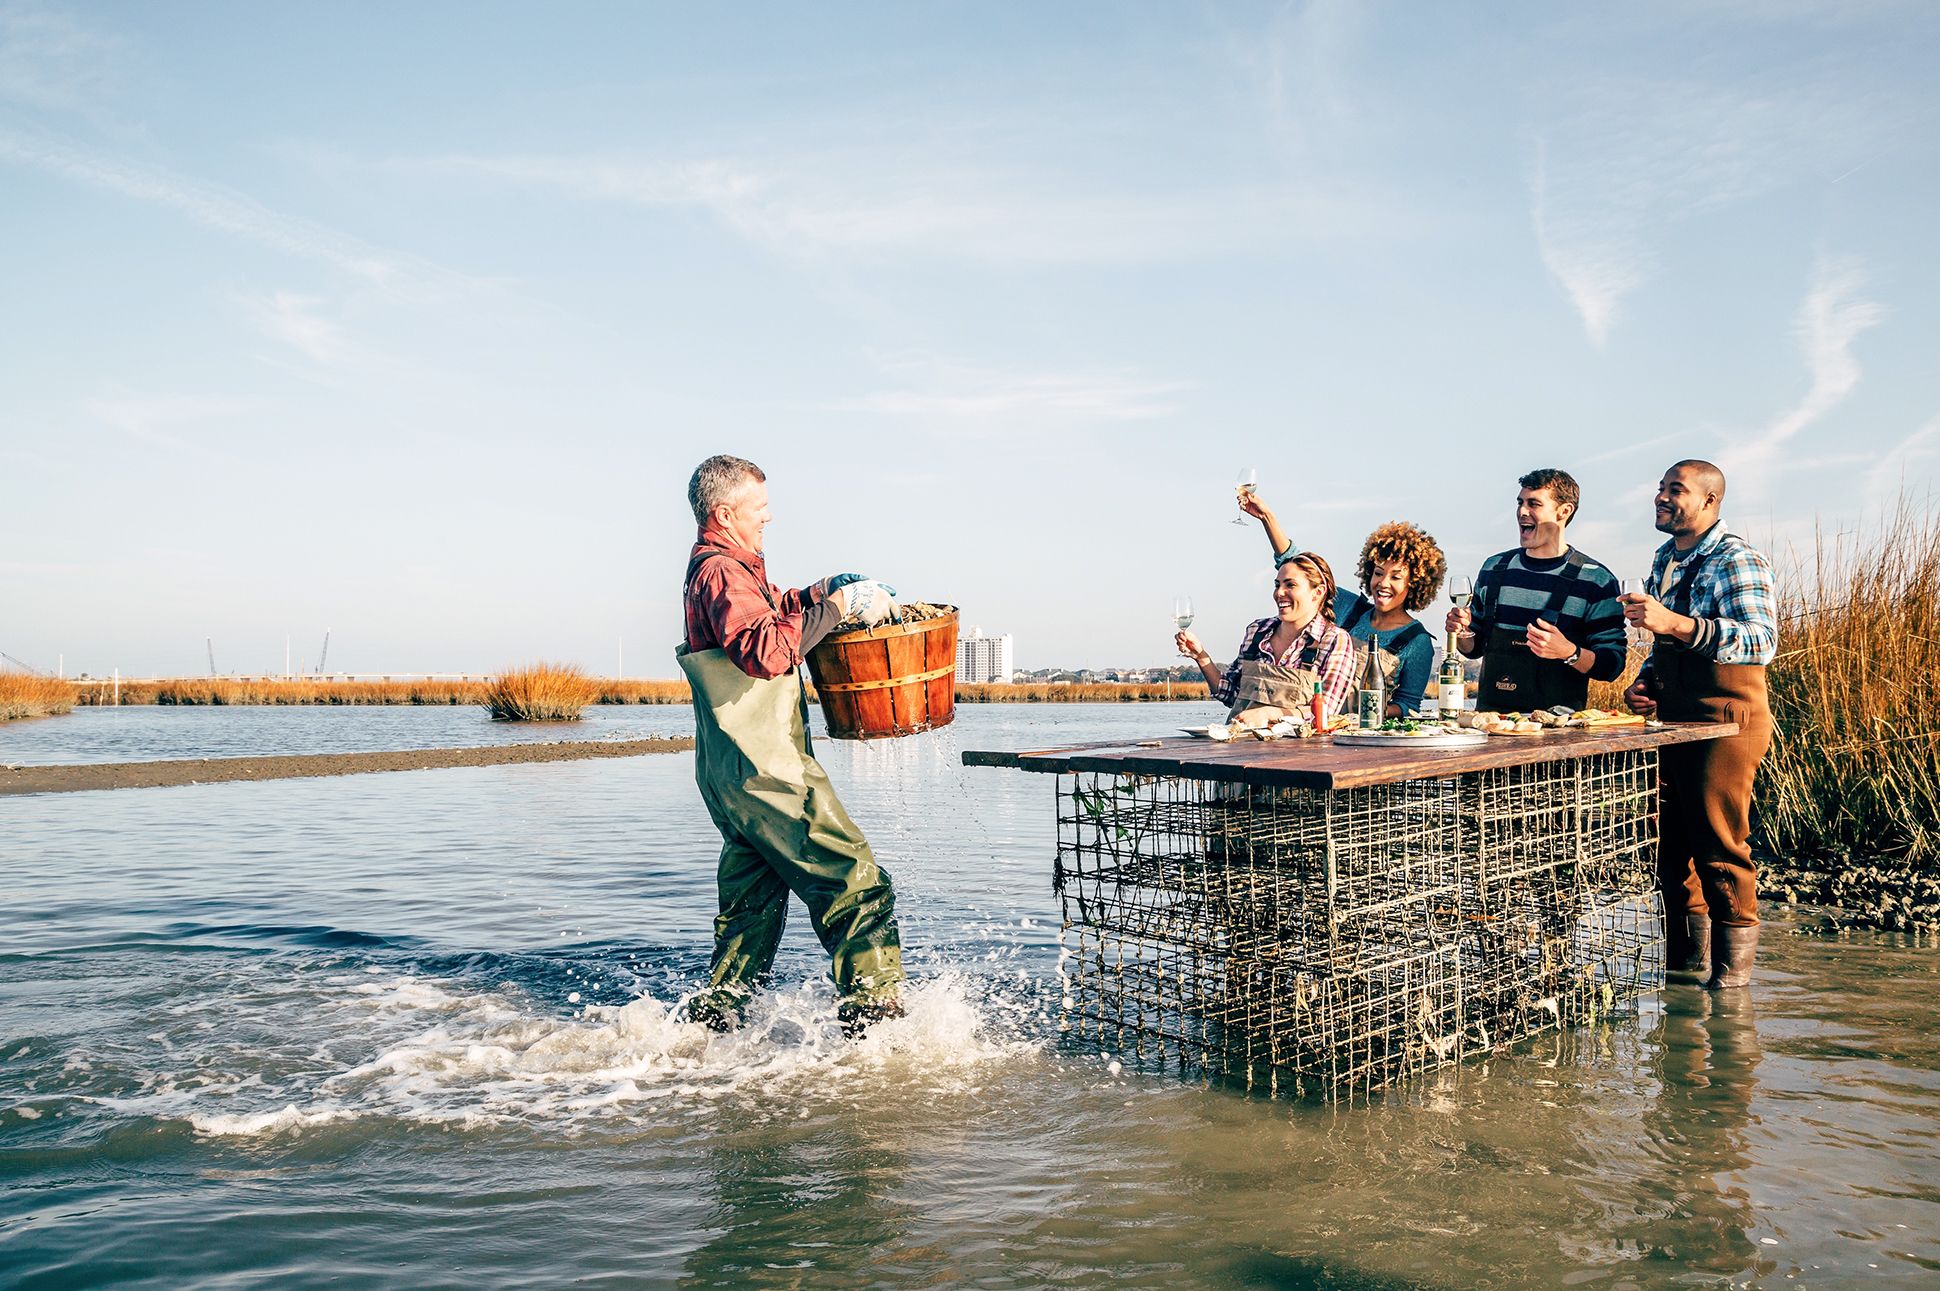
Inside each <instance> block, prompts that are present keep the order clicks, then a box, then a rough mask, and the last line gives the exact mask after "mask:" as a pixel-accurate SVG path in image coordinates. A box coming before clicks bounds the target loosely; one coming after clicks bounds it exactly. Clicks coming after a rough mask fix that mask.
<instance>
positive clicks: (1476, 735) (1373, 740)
mask: <svg viewBox="0 0 1940 1291" xmlns="http://www.w3.org/2000/svg"><path fill="white" fill-rule="evenodd" d="M1488 742H1489V737H1488V736H1486V735H1484V734H1482V732H1480V731H1443V732H1441V733H1440V734H1438V735H1404V734H1402V733H1401V732H1400V731H1354V730H1347V731H1337V732H1335V734H1334V743H1336V744H1358V745H1363V746H1372V747H1375V748H1392V749H1403V748H1406V749H1472V748H1474V747H1476V746H1477V745H1479V744H1487V743H1488Z"/></svg>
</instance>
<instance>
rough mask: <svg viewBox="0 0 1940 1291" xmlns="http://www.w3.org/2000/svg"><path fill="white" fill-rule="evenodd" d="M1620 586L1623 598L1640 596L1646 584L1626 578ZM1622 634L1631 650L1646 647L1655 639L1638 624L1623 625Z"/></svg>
mask: <svg viewBox="0 0 1940 1291" xmlns="http://www.w3.org/2000/svg"><path fill="white" fill-rule="evenodd" d="M1621 586H1622V592H1623V595H1625V596H1642V595H1643V594H1644V588H1645V587H1646V586H1647V584H1646V583H1645V581H1644V580H1643V579H1641V578H1626V579H1624V580H1623V583H1622V585H1621ZM1623 634H1624V636H1625V638H1626V639H1628V640H1629V642H1630V644H1631V646H1632V647H1633V648H1634V647H1639V646H1648V645H1650V644H1651V643H1652V642H1653V641H1655V640H1656V639H1657V638H1656V637H1654V636H1652V635H1651V633H1650V630H1649V629H1648V628H1646V627H1644V626H1643V625H1642V624H1639V623H1625V624H1624V629H1623Z"/></svg>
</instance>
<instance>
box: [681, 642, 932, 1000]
mask: <svg viewBox="0 0 1940 1291" xmlns="http://www.w3.org/2000/svg"><path fill="white" fill-rule="evenodd" d="M675 657H676V658H677V659H678V660H679V661H680V667H681V671H682V672H684V673H686V674H687V681H688V684H689V685H691V686H692V687H693V690H694V735H695V739H694V780H695V782H696V783H697V784H698V785H699V786H700V791H701V800H702V801H703V802H704V803H706V804H707V811H708V814H709V815H710V816H712V817H713V818H714V824H715V827H716V828H718V829H719V830H720V831H721V863H720V870H719V873H718V880H719V887H720V902H721V904H720V913H719V914H718V915H716V916H715V919H714V961H713V970H712V973H711V975H710V985H711V987H712V989H713V996H714V1003H715V1004H716V1005H717V1006H718V1007H720V1008H721V1009H723V1010H726V1011H738V1008H739V1001H740V999H742V998H744V997H745V996H746V994H747V992H748V991H749V990H751V989H752V988H753V986H754V985H755V983H756V981H757V980H758V979H759V978H760V977H761V976H762V975H763V974H765V973H767V971H768V970H769V968H770V967H772V966H773V964H774V960H775V950H776V948H777V947H778V946H779V945H780V943H781V934H782V927H783V925H784V923H785V921H786V919H787V915H788V894H789V893H790V892H793V893H794V894H795V895H796V896H798V897H800V898H801V899H802V904H803V905H805V906H807V907H808V918H809V922H810V924H811V925H812V926H813V927H814V929H815V936H816V937H817V938H818V939H819V940H820V941H821V943H822V948H823V949H824V950H826V951H828V953H829V956H830V958H831V960H832V969H831V973H832V976H833V977H834V979H835V986H836V990H837V991H839V992H840V993H841V995H842V996H843V997H844V999H845V1000H852V1001H869V1000H872V999H876V998H893V997H894V996H895V995H896V994H897V991H898V988H899V985H900V983H901V982H902V980H903V967H902V942H901V938H900V936H899V934H898V932H897V928H896V896H895V892H894V891H893V890H892V889H891V887H890V882H889V875H888V874H887V873H885V872H884V871H883V870H882V869H881V868H880V867H879V866H878V865H877V864H876V859H875V857H874V855H873V854H872V853H871V852H870V850H869V843H868V841H867V840H866V839H864V838H863V836H862V831H861V830H860V829H858V828H856V825H855V822H854V821H852V820H850V819H849V813H848V812H846V811H844V810H843V808H842V802H841V800H840V799H839V798H837V797H836V795H835V786H834V785H832V784H831V783H830V782H829V778H828V773H827V772H825V771H824V770H822V766H821V764H820V763H819V762H817V761H816V760H815V757H814V754H813V753H812V752H811V751H810V748H809V740H808V700H807V696H806V695H805V694H804V692H803V690H802V682H801V678H800V677H799V676H798V675H796V674H795V673H793V672H789V673H787V674H785V675H783V676H780V677H773V678H759V677H750V676H748V675H747V674H746V673H744V672H742V671H741V670H740V669H739V668H737V667H736V666H735V665H734V663H733V662H732V661H731V660H730V659H729V658H728V657H727V652H726V651H724V650H699V651H689V650H688V649H687V648H686V647H685V646H682V647H680V648H679V649H678V650H676V651H675Z"/></svg>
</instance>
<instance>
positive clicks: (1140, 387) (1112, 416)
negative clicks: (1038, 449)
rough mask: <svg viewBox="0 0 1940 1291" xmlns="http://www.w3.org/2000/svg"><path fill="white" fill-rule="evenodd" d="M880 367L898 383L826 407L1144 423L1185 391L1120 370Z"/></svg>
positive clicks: (943, 416) (940, 416) (1031, 421)
mask: <svg viewBox="0 0 1940 1291" xmlns="http://www.w3.org/2000/svg"><path fill="white" fill-rule="evenodd" d="M885 367H887V368H889V369H890V371H891V372H892V373H894V374H895V375H898V376H900V377H902V378H903V381H904V384H903V385H902V386H900V387H899V388H896V389H889V390H879V391H875V392H872V393H870V394H866V395H862V396H860V397H858V398H855V399H845V400H840V401H838V402H836V403H834V404H832V405H830V408H831V410H832V411H838V412H864V413H878V414H882V415H885V416H894V417H907V418H914V419H918V420H933V421H950V422H957V423H964V422H971V423H974V422H991V423H998V424H1002V425H1016V424H1027V425H1032V426H1037V425H1042V424H1044V423H1045V422H1047V421H1055V422H1062V423H1067V424H1075V423H1087V422H1117V421H1146V420H1150V419H1152V418H1155V417H1164V416H1167V415H1169V414H1170V413H1171V412H1172V411H1173V404H1172V398H1171V397H1172V396H1173V395H1176V394H1178V393H1179V392H1181V391H1183V390H1185V389H1187V387H1186V386H1185V385H1184V384H1182V383H1179V382H1172V381H1153V380H1150V379H1147V378H1143V377H1140V376H1139V375H1137V374H1136V373H1132V372H1127V371H1122V370H1119V371H1108V372H1089V373H1063V374H1060V373H1016V372H1002V371H997V370H994V369H990V368H981V367H974V366H970V365H965V364H959V363H948V362H943V361H940V360H935V359H930V358H901V359H896V360H893V361H889V362H887V363H885Z"/></svg>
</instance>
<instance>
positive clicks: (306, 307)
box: [243, 291, 356, 366]
mask: <svg viewBox="0 0 1940 1291" xmlns="http://www.w3.org/2000/svg"><path fill="white" fill-rule="evenodd" d="M324 303H325V302H324V301H323V300H322V299H320V298H319V297H316V296H303V295H299V294H297V293H296V292H290V291H278V292H272V293H271V294H270V295H269V296H267V297H250V298H248V299H246V300H245V301H244V302H243V304H244V307H245V308H246V309H247V310H248V312H249V315H250V317H251V319H252V320H254V322H255V323H256V325H257V326H258V327H259V328H261V329H262V331H263V333H264V334H265V335H267V336H269V337H271V338H272V339H274V340H278V341H281V342H283V343H284V344H285V345H290V346H294V347H295V348H296V349H297V350H299V351H301V352H302V353H303V354H305V355H307V356H308V357H309V358H310V359H311V360H313V361H314V362H316V363H320V364H323V365H326V366H334V365H337V364H340V363H343V362H344V361H346V360H347V359H349V358H351V357H352V356H353V355H354V354H355V353H356V347H355V346H354V345H353V344H352V343H351V341H350V338H349V337H348V336H347V335H346V334H345V332H344V329H343V328H342V327H341V326H339V325H338V324H337V323H336V322H334V321H333V320H331V319H328V318H325V317H323V315H322V314H321V313H320V312H319V311H320V310H321V309H322V308H323V306H324Z"/></svg>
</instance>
